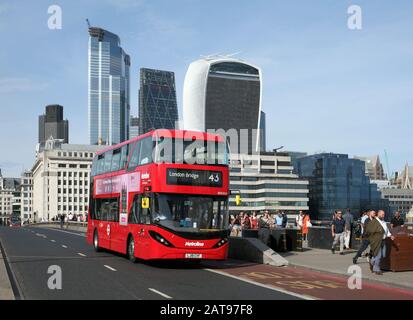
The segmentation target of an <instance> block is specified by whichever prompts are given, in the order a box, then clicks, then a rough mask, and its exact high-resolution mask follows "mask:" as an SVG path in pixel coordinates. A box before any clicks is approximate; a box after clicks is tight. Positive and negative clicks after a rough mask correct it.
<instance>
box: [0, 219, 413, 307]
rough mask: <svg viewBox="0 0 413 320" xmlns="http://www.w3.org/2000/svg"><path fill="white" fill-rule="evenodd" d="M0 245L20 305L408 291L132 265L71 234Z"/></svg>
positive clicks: (304, 275) (294, 274) (2, 231)
mask: <svg viewBox="0 0 413 320" xmlns="http://www.w3.org/2000/svg"><path fill="white" fill-rule="evenodd" d="M0 242H1V244H2V247H3V249H4V251H5V253H6V256H7V261H8V265H9V268H10V269H11V270H12V274H13V275H12V276H13V278H14V281H12V282H14V284H15V287H16V290H15V291H16V292H17V293H18V294H17V296H18V297H17V298H21V299H80V300H85V299H110V300H114V299H134V300H135V299H142V300H154V299H156V300H158V299H165V300H169V299H175V300H195V299H196V300H246V301H248V300H296V299H322V300H332V299H357V300H372V299H386V300H388V299H396V300H404V299H408V300H413V291H412V290H408V289H402V288H397V287H390V286H387V285H383V284H380V283H373V282H370V281H367V280H363V281H362V288H361V289H360V290H358V289H354V288H353V289H350V288H349V287H348V277H345V276H341V275H333V274H330V273H325V272H317V271H313V270H309V269H306V268H298V267H292V266H290V267H282V268H279V267H274V266H269V265H262V264H255V263H246V262H241V261H234V260H228V261H223V262H222V261H221V262H216V261H211V262H202V264H200V265H193V264H192V265H191V264H184V263H173V262H170V261H166V262H157V263H153V262H152V263H149V262H143V261H139V262H138V263H135V264H134V263H131V262H130V261H129V260H128V259H126V258H125V257H124V256H123V255H119V254H115V253H113V252H108V251H103V252H95V251H94V250H93V247H92V246H90V245H88V244H87V243H86V238H85V235H84V234H83V233H81V232H76V231H70V230H60V229H53V228H46V227H24V228H7V227H0ZM50 266H58V267H60V268H61V270H62V289H61V290H57V289H54V290H51V289H49V287H48V279H49V277H51V275H52V274H48V268H49V267H50ZM12 280H13V279H12Z"/></svg>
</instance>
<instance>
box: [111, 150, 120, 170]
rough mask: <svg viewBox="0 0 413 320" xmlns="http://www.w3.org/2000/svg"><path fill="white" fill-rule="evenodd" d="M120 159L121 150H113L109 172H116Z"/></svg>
mask: <svg viewBox="0 0 413 320" xmlns="http://www.w3.org/2000/svg"><path fill="white" fill-rule="evenodd" d="M120 158H121V150H120V149H116V150H113V155H112V166H111V170H110V171H112V172H114V171H118V170H119V168H120Z"/></svg>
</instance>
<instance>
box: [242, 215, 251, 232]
mask: <svg viewBox="0 0 413 320" xmlns="http://www.w3.org/2000/svg"><path fill="white" fill-rule="evenodd" d="M242 229H245V230H247V229H251V218H250V215H249V214H248V213H246V214H245V216H244V222H243V223H242Z"/></svg>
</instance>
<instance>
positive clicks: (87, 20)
mask: <svg viewBox="0 0 413 320" xmlns="http://www.w3.org/2000/svg"><path fill="white" fill-rule="evenodd" d="M86 23H87V26H88V27H89V28H90V22H89V19H88V18H86Z"/></svg>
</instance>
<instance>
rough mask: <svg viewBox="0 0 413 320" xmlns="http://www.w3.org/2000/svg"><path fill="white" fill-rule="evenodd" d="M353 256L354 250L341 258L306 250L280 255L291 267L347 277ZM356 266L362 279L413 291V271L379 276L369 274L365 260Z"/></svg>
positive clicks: (316, 250)
mask: <svg viewBox="0 0 413 320" xmlns="http://www.w3.org/2000/svg"><path fill="white" fill-rule="evenodd" d="M355 254H356V252H355V251H354V250H349V251H345V255H343V256H341V255H339V254H338V253H337V252H336V254H332V253H331V251H330V250H325V249H306V250H305V251H303V252H288V253H284V254H283V253H281V256H283V257H284V258H286V259H287V260H288V262H289V264H290V265H293V266H300V267H305V268H308V269H312V270H318V271H323V272H329V273H336V274H341V275H346V276H348V275H349V274H348V268H349V267H350V266H352V265H353V261H352V259H353V257H354V255H355ZM357 265H358V266H360V267H361V269H362V274H363V279H368V280H370V281H374V282H375V281H377V282H379V283H383V284H388V285H391V286H398V287H401V288H409V289H413V271H404V272H383V275H381V276H380V275H375V274H373V273H371V271H370V268H369V265H368V262H367V259H366V258H360V259H358V262H357Z"/></svg>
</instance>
